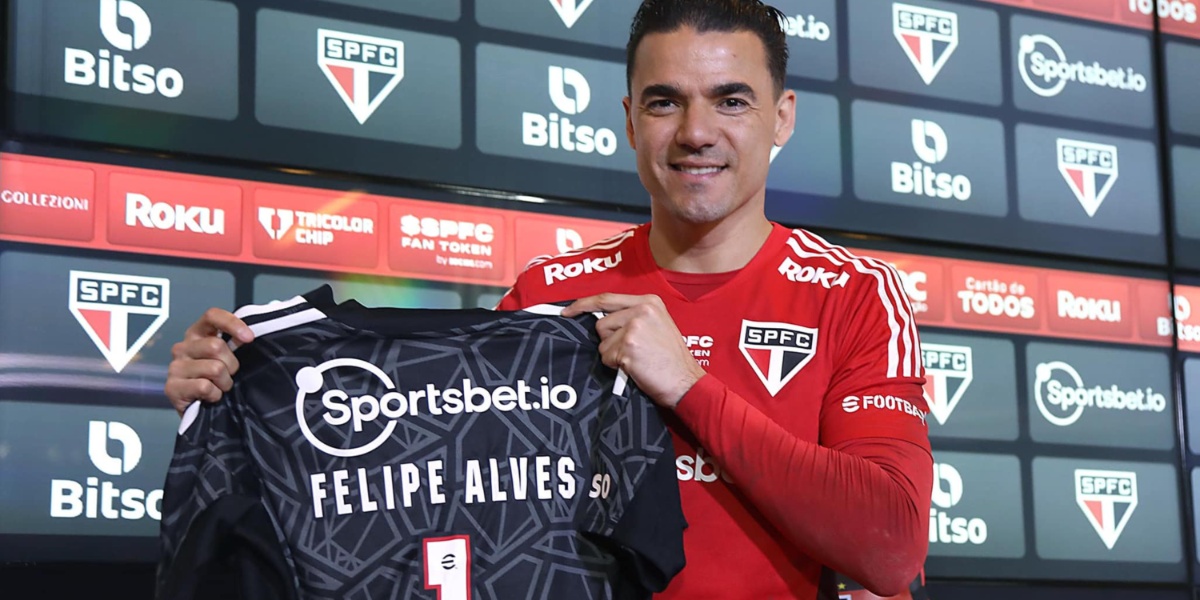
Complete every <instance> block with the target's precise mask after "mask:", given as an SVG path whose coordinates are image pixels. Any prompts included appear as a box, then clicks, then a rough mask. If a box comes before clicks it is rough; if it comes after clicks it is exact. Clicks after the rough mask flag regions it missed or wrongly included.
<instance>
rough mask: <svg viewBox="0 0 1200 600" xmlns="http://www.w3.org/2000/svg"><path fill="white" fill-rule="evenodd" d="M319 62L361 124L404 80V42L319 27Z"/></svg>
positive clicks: (334, 87)
mask: <svg viewBox="0 0 1200 600" xmlns="http://www.w3.org/2000/svg"><path fill="white" fill-rule="evenodd" d="M317 42H318V50H317V64H318V65H319V66H320V67H321V70H322V71H324V72H325V76H326V77H328V78H329V83H332V84H333V89H335V90H337V93H338V96H341V98H342V102H345V103H346V108H349V109H350V112H351V113H352V114H353V115H354V118H355V119H357V120H358V122H359V124H360V125H361V124H363V123H366V122H367V119H369V118H371V114H372V113H374V112H375V109H377V108H379V105H380V104H382V103H383V101H384V100H386V99H387V97H388V95H389V94H391V93H392V90H394V89H396V86H397V85H399V84H400V80H401V79H404V42H400V41H397V40H389V39H385V38H379V37H373V36H369V35H359V34H356V33H345V32H342V31H334V30H332V29H318V30H317Z"/></svg>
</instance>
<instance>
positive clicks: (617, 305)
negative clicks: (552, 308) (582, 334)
mask: <svg viewBox="0 0 1200 600" xmlns="http://www.w3.org/2000/svg"><path fill="white" fill-rule="evenodd" d="M645 302H658V304H660V305H661V304H662V300H660V299H659V298H658V296H654V295H647V296H631V295H629V294H611V293H605V294H597V295H595V296H588V297H586V298H580V299H578V300H576V301H574V302H572V303H571V304H570V305H569V306H567V307H566V308H564V309H563V313H562V315H563V316H564V317H568V318H569V317H575V316H578V315H581V314H583V313H588V312H604V313H613V312H617V311H620V310H624V309H626V308H630V307H632V306H636V305H638V304H642V303H645Z"/></svg>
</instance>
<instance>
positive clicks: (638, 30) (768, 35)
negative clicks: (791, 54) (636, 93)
mask: <svg viewBox="0 0 1200 600" xmlns="http://www.w3.org/2000/svg"><path fill="white" fill-rule="evenodd" d="M784 18H785V17H784V15H783V13H782V12H780V11H779V9H777V8H775V7H773V6H768V5H766V4H763V3H762V2H761V0H645V1H644V2H642V6H641V8H639V9H638V11H637V14H636V15H634V17H633V25H632V26H630V28H629V43H628V44H627V45H626V46H625V89H626V91H627V92H632V90H631V89H630V86H631V85H632V82H633V60H634V55H635V54H636V53H637V49H638V46H640V45H641V43H642V38H644V37H646V35H648V34H651V33H670V32H672V31H676V30H678V29H680V28H682V27H690V28H692V29H695V30H696V31H698V32H700V33H705V32H709V31H721V32H730V33H732V32H737V31H749V32H752V33H754V34H755V35H757V36H758V38H759V39H761V40H762V43H763V48H764V49H765V50H766V53H767V67H768V68H769V69H770V70H771V79H772V80H773V81H774V82H775V93H776V95H778V94H779V93H780V92H782V91H783V87H784V81H783V78H784V75H785V74H786V73H787V61H788V46H787V36H785V35H784V33H783V26H782V22H783V19H784ZM631 95H632V94H631Z"/></svg>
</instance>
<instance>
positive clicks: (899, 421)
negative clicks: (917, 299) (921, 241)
mask: <svg viewBox="0 0 1200 600" xmlns="http://www.w3.org/2000/svg"><path fill="white" fill-rule="evenodd" d="M868 262H869V263H870V264H871V265H872V266H874V267H875V269H871V270H869V272H868V273H865V274H864V273H860V274H859V275H860V276H859V277H856V278H855V279H854V281H856V282H857V285H856V286H854V287H852V288H849V289H847V290H846V295H845V296H843V300H842V302H843V304H840V305H836V306H838V309H840V310H839V312H838V313H835V314H834V315H832V316H831V318H830V321H831V324H830V325H831V326H830V327H829V328H828V330H831V331H832V332H835V333H836V336H835V338H834V339H833V340H830V342H831V343H832V344H833V346H834V356H833V360H834V367H833V373H832V376H831V378H830V384H829V388H828V390H827V391H826V393H825V396H824V398H823V400H822V410H821V428H820V431H821V432H820V435H821V439H820V443H821V444H822V445H824V446H837V445H838V444H840V443H842V442H845V441H848V440H853V439H858V438H867V437H887V438H895V439H900V440H905V441H909V442H912V443H914V444H917V445H918V446H921V447H923V448H925V449H926V450H928V448H929V439H928V429H927V425H926V415H927V413H928V410H929V409H928V408H927V406H926V403H925V398H924V393H923V391H922V385H923V384H924V382H925V371H924V367H923V366H922V364H921V345H920V340H919V338H918V336H917V327H916V321H915V319H914V317H913V314H912V309H911V308H910V306H909V303H908V298H907V296H906V295H905V293H904V288H903V287H902V286H901V284H900V278H899V276H897V274H896V272H895V270H894V269H893V268H892V267H891V266H890V265H887V264H885V263H881V262H879V261H868Z"/></svg>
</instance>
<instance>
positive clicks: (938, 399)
mask: <svg viewBox="0 0 1200 600" xmlns="http://www.w3.org/2000/svg"><path fill="white" fill-rule="evenodd" d="M921 355H922V357H923V358H924V362H925V403H926V404H928V405H929V412H931V413H933V417H934V418H935V419H937V422H938V424H939V425H945V424H946V421H947V420H948V419H949V418H950V413H952V412H954V407H955V406H958V401H959V400H962V397H963V394H965V393H966V392H967V387H969V386H970V385H971V380H972V379H974V374H973V369H972V361H971V347H970V346H948V345H944V344H921Z"/></svg>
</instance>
